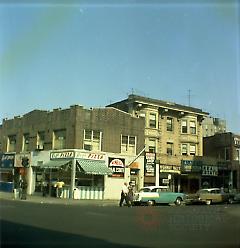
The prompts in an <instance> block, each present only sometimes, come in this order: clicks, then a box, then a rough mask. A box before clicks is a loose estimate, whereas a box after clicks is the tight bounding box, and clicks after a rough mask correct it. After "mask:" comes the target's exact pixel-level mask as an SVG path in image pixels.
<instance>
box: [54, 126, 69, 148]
mask: <svg viewBox="0 0 240 248" xmlns="http://www.w3.org/2000/svg"><path fill="white" fill-rule="evenodd" d="M64 148H66V129H60V130H54V132H53V149H56V150H57V149H64Z"/></svg>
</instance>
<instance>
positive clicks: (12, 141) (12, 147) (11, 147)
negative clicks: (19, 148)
mask: <svg viewBox="0 0 240 248" xmlns="http://www.w3.org/2000/svg"><path fill="white" fill-rule="evenodd" d="M16 143H17V136H16V135H10V136H8V145H7V151H8V152H15V151H16Z"/></svg>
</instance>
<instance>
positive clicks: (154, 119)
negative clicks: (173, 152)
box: [149, 113, 157, 128]
mask: <svg viewBox="0 0 240 248" xmlns="http://www.w3.org/2000/svg"><path fill="white" fill-rule="evenodd" d="M149 127H150V128H157V114H156V113H150V114H149Z"/></svg>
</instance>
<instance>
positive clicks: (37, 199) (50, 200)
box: [0, 192, 119, 207]
mask: <svg viewBox="0 0 240 248" xmlns="http://www.w3.org/2000/svg"><path fill="white" fill-rule="evenodd" d="M2 199H5V200H13V201H24V202H32V203H38V204H62V205H80V206H100V207H104V206H118V204H119V200H74V199H62V198H56V197H43V196H41V195H36V194H34V195H27V199H26V200H21V199H19V198H18V199H14V194H13V193H8V192H0V200H2Z"/></svg>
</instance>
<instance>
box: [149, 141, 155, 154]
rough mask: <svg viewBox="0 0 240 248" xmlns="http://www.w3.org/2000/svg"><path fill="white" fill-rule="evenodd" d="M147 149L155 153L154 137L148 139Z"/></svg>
mask: <svg viewBox="0 0 240 248" xmlns="http://www.w3.org/2000/svg"><path fill="white" fill-rule="evenodd" d="M148 151H149V152H152V153H155V152H156V139H154V138H150V139H149V141H148Z"/></svg>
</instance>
